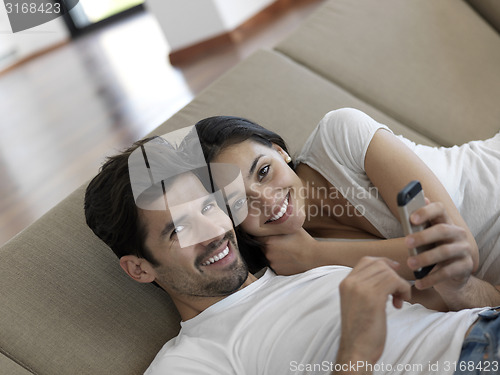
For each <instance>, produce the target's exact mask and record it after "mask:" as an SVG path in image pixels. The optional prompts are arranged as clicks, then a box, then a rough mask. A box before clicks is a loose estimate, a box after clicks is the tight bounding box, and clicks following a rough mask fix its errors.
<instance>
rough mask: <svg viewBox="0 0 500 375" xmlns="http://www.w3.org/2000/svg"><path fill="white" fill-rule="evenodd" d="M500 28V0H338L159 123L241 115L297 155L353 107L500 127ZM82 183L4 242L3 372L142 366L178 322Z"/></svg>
mask: <svg viewBox="0 0 500 375" xmlns="http://www.w3.org/2000/svg"><path fill="white" fill-rule="evenodd" d="M474 7H476V8H474ZM483 17H484V18H483ZM499 30H500V2H498V1H496V0H490V1H488V0H475V1H473V0H470V1H469V2H466V1H462V0H432V1H430V0H405V1H401V0H330V1H328V2H327V3H325V5H324V6H322V7H321V8H320V9H319V10H318V11H317V12H316V13H314V14H313V15H312V17H310V18H309V19H307V20H306V21H305V22H304V23H303V24H302V25H301V26H300V27H299V28H298V30H296V31H295V32H294V33H293V34H292V35H290V36H289V37H288V38H286V40H284V41H282V42H281V43H279V44H278V45H277V46H276V47H275V48H274V49H272V50H260V51H258V52H256V53H255V54H254V55H252V56H251V57H249V58H248V59H247V60H245V61H243V62H242V63H241V64H239V65H238V66H236V67H235V68H234V69H232V70H231V71H229V72H228V73H227V74H225V75H224V76H223V77H222V78H220V79H219V80H218V81H217V82H215V83H214V84H212V85H211V86H210V87H209V88H208V89H206V90H205V91H204V92H203V93H201V94H200V95H198V96H197V97H196V98H195V99H194V100H193V101H192V102H191V103H190V104H188V105H187V106H186V107H185V108H184V109H182V110H181V111H180V112H179V113H177V114H175V115H174V116H173V117H172V118H171V119H169V120H167V121H166V122H165V123H164V124H163V125H161V126H160V127H159V128H158V129H157V130H156V131H155V133H156V134H163V133H166V132H168V131H170V130H173V129H175V128H179V127H184V126H187V125H191V124H193V123H194V122H196V121H197V120H199V119H201V118H203V117H206V116H211V115H216V114H231V115H239V116H244V117H248V118H250V119H252V120H255V121H257V122H259V123H261V124H263V125H265V126H267V127H270V128H272V129H274V130H276V131H278V132H279V133H281V134H282V135H284V136H285V138H286V139H287V140H288V141H289V144H290V146H291V149H292V150H294V151H297V150H299V148H300V146H301V144H302V143H303V142H304V140H305V138H306V137H307V135H308V134H309V133H310V131H311V130H312V129H313V127H314V126H315V124H316V123H317V122H318V121H319V120H320V119H321V117H322V116H323V114H325V113H326V112H327V111H329V110H332V109H335V108H340V107H355V108H359V109H361V110H363V111H365V112H367V113H368V114H370V115H371V116H373V117H374V118H375V119H377V120H378V121H381V122H383V123H386V124H387V125H389V126H390V127H391V128H392V129H393V130H394V131H395V132H396V133H401V134H403V135H405V136H407V137H409V138H411V139H413V140H415V141H417V142H423V143H427V144H432V145H453V144H460V143H463V142H465V141H468V140H471V139H480V138H486V137H489V136H491V135H493V134H494V133H496V132H497V131H499V130H500V35H499ZM84 189H85V187H84V186H83V187H81V188H80V189H78V190H77V191H75V192H74V193H73V194H71V195H70V196H69V197H68V198H67V199H65V200H64V201H63V202H62V203H60V204H59V205H57V206H56V207H55V208H54V209H52V210H51V211H50V212H49V213H47V214H46V215H45V216H44V217H43V218H41V219H40V220H38V221H37V222H36V223H34V224H33V225H32V226H30V227H29V228H28V229H26V230H25V231H23V232H22V233H21V234H20V235H18V236H17V237H15V238H14V239H13V240H11V241H10V242H9V243H7V244H6V245H5V246H3V247H2V248H1V249H0V280H1V297H0V374H9V375H18V374H19V375H20V374H30V373H33V374H47V375H54V374H72V375H73V374H93V375H96V374H107V375H109V374H121V375H123V374H138V373H142V371H144V370H145V369H146V368H147V366H148V364H149V363H150V361H151V360H152V359H153V357H154V356H155V354H156V352H157V351H158V350H159V349H160V348H161V346H162V345H163V344H164V343H165V342H166V341H167V340H168V339H169V338H171V337H172V336H174V335H175V334H176V332H177V331H178V328H179V325H178V323H179V316H178V315H177V313H176V312H175V308H174V306H173V305H172V303H171V301H170V299H169V297H168V296H167V295H166V294H165V293H163V292H162V291H161V290H160V289H158V288H155V287H154V286H152V285H140V284H138V283H135V282H133V281H132V280H130V279H129V278H128V277H127V276H125V274H124V273H123V272H122V271H121V269H120V268H119V266H118V263H117V259H116V258H115V256H114V254H113V253H112V252H111V251H110V250H109V249H108V248H107V247H106V246H105V245H103V243H101V242H100V241H99V240H98V239H97V238H96V237H95V236H94V235H93V234H92V232H91V231H90V230H89V229H88V228H87V227H86V225H85V222H84V217H83V208H82V197H83V192H84Z"/></svg>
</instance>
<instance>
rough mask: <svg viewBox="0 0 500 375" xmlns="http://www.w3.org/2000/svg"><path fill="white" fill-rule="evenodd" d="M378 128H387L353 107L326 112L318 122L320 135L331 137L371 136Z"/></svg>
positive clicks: (360, 137)
mask: <svg viewBox="0 0 500 375" xmlns="http://www.w3.org/2000/svg"><path fill="white" fill-rule="evenodd" d="M380 128H384V129H387V130H389V128H387V126H385V125H383V124H380V123H379V122H377V121H375V120H374V119H373V118H372V117H370V116H368V115H367V114H366V113H364V112H362V111H360V110H358V109H355V108H342V109H337V110H334V111H330V112H328V113H327V114H326V115H325V116H324V117H323V119H322V120H321V121H320V122H319V124H318V129H320V132H321V133H323V134H322V135H329V136H331V137H332V138H333V139H343V140H345V139H346V138H353V139H352V140H351V141H354V142H356V141H357V140H360V139H366V138H367V137H369V138H370V139H371V137H373V134H374V133H375V132H376V131H377V130H378V129H380Z"/></svg>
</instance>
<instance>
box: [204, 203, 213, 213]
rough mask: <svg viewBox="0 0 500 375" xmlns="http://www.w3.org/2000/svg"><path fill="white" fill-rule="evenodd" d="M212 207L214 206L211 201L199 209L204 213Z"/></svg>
mask: <svg viewBox="0 0 500 375" xmlns="http://www.w3.org/2000/svg"><path fill="white" fill-rule="evenodd" d="M213 207H214V204H213V203H210V204H207V205H206V206H205V207H203V208H202V209H201V212H202V213H205V212H207V211H210V210H211V209H212V208H213Z"/></svg>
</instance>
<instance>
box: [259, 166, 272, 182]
mask: <svg viewBox="0 0 500 375" xmlns="http://www.w3.org/2000/svg"><path fill="white" fill-rule="evenodd" d="M268 173H269V165H266V166H265V167H262V168H261V169H259V172H258V178H259V181H261V180H262V179H263V178H264V177H266V176H267V174H268Z"/></svg>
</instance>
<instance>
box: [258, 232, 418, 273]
mask: <svg viewBox="0 0 500 375" xmlns="http://www.w3.org/2000/svg"><path fill="white" fill-rule="evenodd" d="M259 240H260V241H262V242H263V243H264V244H265V249H264V253H265V255H266V258H267V259H268V260H269V263H270V265H271V267H272V268H273V269H274V271H276V272H277V273H279V274H281V275H292V274H296V273H300V272H304V271H307V270H309V269H312V268H315V267H320V266H326V265H341V266H347V267H354V266H355V265H356V264H357V263H358V261H359V260H360V259H361V258H363V257H364V256H368V255H371V256H381V257H386V258H390V259H392V260H395V261H396V262H398V263H400V264H401V267H400V268H399V269H398V273H399V275H400V276H401V277H403V278H405V279H407V280H413V279H414V278H415V276H414V275H413V272H412V271H411V270H410V268H408V266H407V265H406V260H407V258H408V249H407V247H406V245H405V242H404V241H405V239H404V238H395V239H389V240H375V241H356V240H353V241H318V240H316V239H314V238H312V237H311V235H310V234H309V233H307V232H306V231H305V229H303V228H302V229H300V230H299V231H298V232H296V233H293V234H284V235H279V236H269V237H260V238H259Z"/></svg>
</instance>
